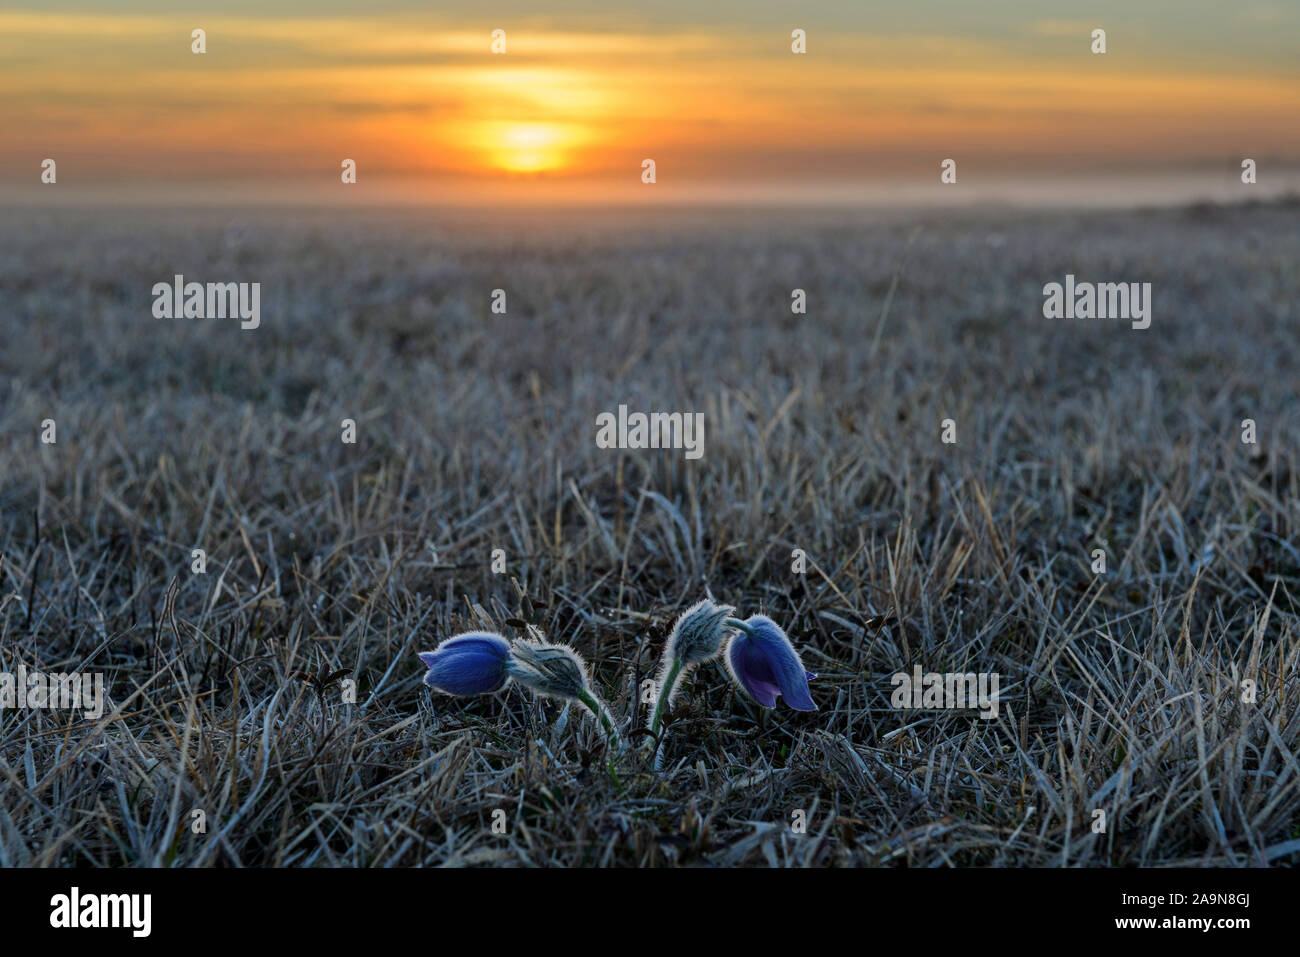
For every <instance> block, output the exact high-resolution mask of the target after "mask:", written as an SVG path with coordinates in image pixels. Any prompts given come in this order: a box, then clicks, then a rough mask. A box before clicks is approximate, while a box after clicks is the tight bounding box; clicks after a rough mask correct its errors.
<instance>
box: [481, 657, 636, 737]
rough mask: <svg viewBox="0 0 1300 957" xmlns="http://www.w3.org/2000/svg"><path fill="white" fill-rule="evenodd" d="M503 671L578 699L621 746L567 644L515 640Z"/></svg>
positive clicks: (551, 692)
mask: <svg viewBox="0 0 1300 957" xmlns="http://www.w3.org/2000/svg"><path fill="white" fill-rule="evenodd" d="M506 672H507V673H508V674H509V676H510V677H511V678H513V679H514V680H515V682H516V683H517V684H521V685H523V686H524V687H525V688H531V689H532V690H533V691H535V692H537V693H538V694H541V695H547V696H549V697H552V698H566V699H569V700H573V701H578V702H580V703H581V704H582V705H583V706H584V707H586V708H587V710H589V711H590V712H591V713H592V714H593V715H595V716H596V717H597V718H599V719H600V723H601V724H603V725H604V726H605V731H606V732H608V734H609V736H610V739H611V740H612V741H613V742H614V746H615V747H616V748H617V747H620V746H621V742H620V740H619V736H618V731H617V730H616V729H615V727H614V720H613V718H612V717H610V714H609V710H608V709H607V708H606V707H605V705H604V704H602V703H601V701H600V699H599V698H597V697H596V695H595V693H594V692H593V691H592V690H591V682H590V681H589V680H588V678H587V666H586V664H585V663H584V662H583V660H582V656H581V655H579V654H578V653H577V652H576V651H574V650H573V649H572V648H570V647H569V646H568V645H552V644H547V643H546V642H540V641H516V642H515V643H514V644H513V645H511V646H510V657H509V659H508V660H507V662H506Z"/></svg>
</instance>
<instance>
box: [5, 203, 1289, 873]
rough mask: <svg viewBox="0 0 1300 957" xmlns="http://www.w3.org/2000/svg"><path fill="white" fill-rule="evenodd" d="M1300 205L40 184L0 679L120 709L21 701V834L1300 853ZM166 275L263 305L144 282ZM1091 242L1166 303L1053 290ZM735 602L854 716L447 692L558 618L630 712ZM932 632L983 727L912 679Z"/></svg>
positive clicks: (800, 855) (13, 754) (559, 636)
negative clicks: (56, 686) (314, 203)
mask: <svg viewBox="0 0 1300 957" xmlns="http://www.w3.org/2000/svg"><path fill="white" fill-rule="evenodd" d="M1296 216H1297V208H1296V206H1295V204H1294V203H1291V204H1285V203H1284V204H1279V205H1274V206H1250V207H1241V208H1236V209H1208V208H1196V209H1188V210H1172V211H1164V212H1149V211H1148V212H1142V213H1125V214H1118V213H1117V214H1095V215H1084V214H1065V213H1056V214H1047V213H1043V214H1036V215H1029V214H1017V213H1011V212H999V211H983V212H980V213H977V214H963V215H952V214H942V215H941V214H937V213H936V214H925V215H912V216H899V215H896V216H890V217H878V218H876V219H872V218H869V217H865V216H854V215H850V214H847V213H845V214H841V215H837V216H825V217H822V218H817V217H809V216H800V217H790V218H787V219H784V220H782V219H779V218H777V217H775V216H772V217H768V218H764V217H749V218H744V219H743V220H742V219H741V218H736V219H732V220H728V219H726V218H724V217H716V216H714V215H713V214H712V213H703V214H699V215H697V216H695V217H683V218H682V219H681V220H680V221H672V220H671V219H669V218H663V219H653V218H650V217H644V218H643V219H641V220H639V221H637V222H620V221H618V220H617V219H616V218H614V217H609V216H605V215H603V214H602V215H600V216H594V217H592V218H583V217H581V216H577V215H575V216H572V217H570V218H568V219H560V218H555V219H546V218H543V217H541V216H540V214H538V216H537V217H534V218H533V220H532V221H526V222H516V221H515V220H512V219H511V218H510V217H500V218H498V219H495V220H491V221H488V222H480V221H475V220H473V219H472V218H471V217H469V216H468V215H467V214H466V215H463V216H460V217H456V216H448V217H443V216H435V215H434V214H431V213H418V214H417V213H414V212H412V213H401V214H385V215H383V216H378V215H375V216H372V215H369V214H364V213H358V212H355V211H350V212H346V213H341V214H340V213H332V214H329V215H326V214H324V213H311V214H309V213H303V214H300V215H296V216H291V217H287V216H283V215H279V214H272V213H249V214H246V215H235V214H230V213H216V212H209V213H200V212H188V213H177V214H163V213H157V212H155V213H145V214H140V215H134V214H133V215H130V216H126V215H110V214H99V215H90V214H80V213H71V212H68V213H57V214H50V213H39V212H35V211H17V212H15V213H14V214H13V215H12V216H9V217H7V218H6V222H5V225H4V226H3V227H0V299H2V301H3V309H0V340H2V341H3V342H4V343H5V346H4V348H3V349H0V375H3V380H0V509H2V511H3V524H0V552H2V553H3V563H2V564H0V596H3V597H0V602H3V607H2V608H0V670H10V671H12V670H13V668H14V667H15V666H16V665H17V663H19V662H22V663H25V664H26V665H27V666H28V667H29V668H41V669H44V670H46V671H69V670H73V669H81V670H85V671H102V672H104V673H106V675H107V677H108V680H109V682H110V697H111V704H110V709H109V712H108V713H107V714H106V715H105V716H104V717H103V718H102V719H101V720H99V721H83V720H81V719H80V718H79V717H77V716H75V715H70V714H68V713H66V712H58V711H7V712H0V865H5V866H11V865H70V864H82V865H113V866H118V865H150V864H183V865H201V864H216V865H228V864H235V863H238V864H242V865H294V866H297V865H317V866H321V865H326V866H329V865H338V866H369V865H417V864H500V865H517V864H564V865H580V864H626V865H644V866H657V865H674V864H720V865H732V864H757V865H762V864H776V865H786V864H792V865H828V864H867V865H869V864H890V865H899V864H909V865H912V866H931V865H1091V866H1099V865H1100V866H1106V865H1109V866H1123V865H1134V864H1144V865H1165V864H1217V865H1254V864H1261V863H1266V862H1268V863H1274V864H1279V863H1295V862H1296V861H1297V860H1300V840H1297V839H1298V838H1300V766H1298V765H1297V758H1296V754H1297V750H1298V749H1300V720H1298V716H1297V706H1298V704H1300V680H1298V679H1297V656H1298V655H1300V633H1298V629H1297V607H1296V604H1295V598H1294V592H1295V590H1296V587H1297V583H1298V582H1300V552H1298V551H1297V548H1296V544H1295V540H1296V537H1297V535H1296V532H1297V527H1298V525H1297V522H1298V521H1300V514H1298V513H1297V483H1298V481H1300V478H1298V473H1297V461H1296V450H1297V439H1298V438H1300V407H1298V406H1297V401H1296V390H1295V386H1296V383H1297V381H1298V380H1297V368H1296V350H1295V343H1296V338H1295V336H1296V323H1297V320H1298V319H1300V317H1298V316H1297V313H1296V302H1297V301H1300V267H1298V266H1297V263H1300V232H1298V231H1297V230H1296V228H1295V224H1296ZM525 218H526V217H525ZM431 224H432V225H431ZM918 226H919V232H917V233H916V234H915V241H914V242H913V243H912V246H911V248H910V252H909V253H908V261H907V264H906V267H905V269H903V270H902V272H901V273H900V270H899V267H900V263H901V262H902V259H903V256H904V250H905V249H906V248H907V244H908V240H909V238H910V237H912V236H913V232H914V229H916V227H918ZM177 272H180V273H184V274H185V275H186V277H187V278H189V279H195V280H199V281H207V280H221V281H225V280H238V281H260V282H262V284H263V291H262V295H263V320H262V328H261V329H259V330H257V331H256V332H241V331H240V330H239V329H238V327H237V325H236V324H234V323H232V322H221V321H216V322H207V323H204V322H198V321H188V322H187V321H183V320H172V321H167V320H156V319H153V318H152V316H151V314H150V304H151V297H150V296H149V289H150V287H151V285H152V284H153V283H154V282H158V281H168V280H170V277H171V276H172V275H173V273H177ZM1067 272H1073V273H1074V274H1076V275H1077V276H1079V278H1080V279H1093V280H1101V281H1106V280H1114V281H1129V280H1132V281H1149V282H1152V283H1154V286H1155V301H1154V319H1153V323H1152V326H1151V328H1150V329H1149V330H1146V331H1145V332H1138V331H1133V330H1130V329H1129V328H1128V326H1127V324H1126V323H1122V322H1108V321H1103V320H1091V321H1089V320H1078V321H1050V320H1046V319H1044V318H1043V317H1042V315H1041V305H1042V295H1041V287H1042V285H1043V284H1044V283H1046V282H1050V281H1061V280H1062V279H1063V277H1064V275H1065V273H1067ZM895 281H896V284H895ZM498 286H500V287H504V288H505V289H506V290H507V291H508V295H509V313H508V315H506V316H492V315H491V314H490V313H489V310H488V303H489V295H490V291H491V290H492V289H493V288H494V287H498ZM891 286H894V288H893V293H892V301H891V302H890V304H889V309H888V313H887V315H886V316H885V317H884V319H883V325H882V324H881V323H882V318H881V317H882V312H883V307H884V304H885V300H886V298H887V297H888V296H889V295H890V292H891ZM794 287H802V288H804V289H806V290H807V291H808V294H809V301H810V309H809V315H808V316H806V317H795V316H792V315H791V314H790V309H789V301H790V299H789V296H790V290H791V289H792V288H794ZM877 336H878V342H876V340H877ZM873 343H875V345H874V347H873ZM619 403H626V404H628V405H629V406H630V407H631V408H632V409H643V410H651V409H657V410H665V411H671V410H699V411H704V412H705V413H706V433H705V440H706V441H705V454H704V458H703V459H701V460H700V461H698V462H686V461H684V459H683V457H682V455H681V453H680V452H614V451H603V450H600V449H597V448H596V446H595V442H594V432H595V429H594V421H595V417H596V414H597V413H598V412H600V411H604V410H607V409H614V408H616V407H617V405H618V404H619ZM949 416H950V417H952V418H954V419H955V420H956V421H957V423H958V444H957V445H956V446H947V445H943V444H941V443H940V441H939V422H940V420H941V419H942V418H944V417H949ZM47 417H52V418H54V419H56V421H57V423H58V443H57V445H55V446H42V445H40V444H39V443H38V438H37V437H38V425H39V423H40V421H41V420H42V419H44V418H47ZM344 417H352V418H354V419H356V421H357V422H358V424H359V433H360V438H359V442H358V444H357V445H355V446H347V445H344V444H343V443H342V442H341V441H340V429H339V423H340V420H341V419H343V418H344ZM1247 417H1250V418H1254V419H1256V420H1257V422H1258V423H1259V434H1260V446H1259V454H1258V455H1257V456H1252V455H1251V454H1250V450H1249V449H1248V448H1246V447H1244V446H1243V445H1242V444H1241V443H1240V441H1239V423H1240V421H1241V420H1242V419H1243V418H1247ZM1099 542H1104V543H1105V546H1104V547H1106V548H1107V550H1108V554H1109V563H1110V568H1109V573H1108V574H1107V575H1105V576H1103V577H1095V576H1093V574H1092V573H1091V571H1090V569H1089V562H1090V557H1089V552H1090V551H1091V550H1092V549H1093V548H1094V547H1097V546H1098V543H1099ZM196 546H201V547H204V548H205V549H206V550H207V552H208V555H209V570H208V574H207V575H206V576H194V575H191V574H190V571H189V564H190V549H191V548H193V547H196ZM796 547H797V548H802V549H805V550H806V552H807V554H808V555H809V558H810V560H811V562H812V565H810V568H809V571H808V574H807V575H806V576H803V577H800V576H797V575H793V574H792V573H791V571H790V553H791V549H793V548H796ZM493 548H503V549H505V550H506V552H507V554H508V560H509V569H510V574H509V575H501V576H497V575H493V574H491V572H490V570H489V566H488V561H489V554H490V551H491V549H493ZM512 578H513V579H514V580H515V581H517V587H516V584H515V582H512ZM173 580H175V582H176V588H175V592H174V602H171V603H169V602H168V601H167V595H168V589H169V584H170V583H171V582H172V581H173ZM706 589H707V590H709V591H711V592H712V594H713V595H715V596H716V597H718V598H719V599H721V600H725V601H727V602H730V603H733V604H736V605H738V606H739V607H740V609H741V611H742V612H743V613H744V614H752V613H756V612H759V611H762V612H765V613H767V614H770V615H771V616H772V617H774V618H775V619H777V620H778V621H780V622H782V623H783V624H784V625H785V626H786V628H787V630H788V631H789V632H790V634H791V636H792V637H793V638H794V639H795V641H796V643H797V644H798V645H799V647H800V648H801V649H802V651H803V654H804V657H805V661H806V663H807V664H808V665H809V667H810V668H811V669H812V670H815V671H818V672H820V674H821V678H820V679H819V680H818V681H816V682H815V683H814V685H813V696H814V698H815V700H816V701H817V702H818V703H819V705H820V707H821V710H820V711H818V712H816V713H812V714H807V715H803V714H797V713H794V712H792V711H789V710H788V709H784V708H781V709H779V710H777V711H775V712H769V713H761V712H760V710H759V709H757V708H755V707H754V706H753V705H752V704H751V703H750V702H748V701H747V700H745V699H743V698H741V697H739V696H738V695H737V694H736V693H735V692H734V691H733V690H732V688H731V686H730V685H729V683H728V681H727V680H726V677H725V674H724V672H723V670H722V668H721V667H720V666H714V665H710V666H707V667H705V668H704V669H702V670H700V671H698V672H697V673H696V674H695V675H694V676H693V677H692V678H691V679H690V681H689V682H688V685H687V687H686V689H685V693H684V694H683V695H682V696H681V698H680V700H679V702H678V704H677V707H676V711H675V713H674V714H673V716H672V721H671V735H670V736H669V737H668V739H667V742H666V745H665V755H666V761H665V771H664V772H663V773H662V774H655V773H652V772H651V771H650V770H649V768H648V766H647V762H646V761H645V760H644V758H643V757H642V756H640V755H639V754H633V755H629V756H627V757H626V758H625V759H623V760H621V761H620V762H618V763H617V764H616V765H615V771H614V772H613V773H611V771H610V770H609V767H608V765H607V764H606V762H605V755H604V754H603V753H602V748H603V745H602V741H601V738H600V736H599V734H598V733H597V732H596V730H595V728H594V726H593V724H592V722H590V721H589V720H587V719H586V718H585V717H582V716H579V715H578V714H577V713H569V714H568V715H566V716H562V712H561V709H560V708H559V707H557V706H556V705H555V704H553V703H547V704H539V703H536V702H535V701H534V700H532V699H531V698H528V697H526V696H525V695H524V694H522V693H520V692H519V691H516V690H507V691H506V692H505V693H502V694H499V695H496V696H492V697H487V698H480V699H468V700H460V699H451V698H447V697H444V696H434V695H431V694H430V693H429V691H428V690H427V689H425V688H423V687H422V686H421V685H420V678H421V675H422V673H423V669H422V667H421V666H420V663H419V661H418V659H417V658H416V657H415V654H414V653H415V652H416V651H417V650H420V649H424V648H427V647H430V646H432V645H433V644H434V643H435V642H436V641H437V640H438V639H439V638H441V637H445V636H446V635H448V634H451V633H453V632H455V631H458V630H463V629H466V628H469V627H476V626H478V625H479V624H480V623H481V622H480V620H479V619H480V618H481V617H483V616H486V617H488V618H490V619H491V620H492V621H493V622H494V623H495V624H496V625H497V626H499V627H500V628H502V629H503V630H504V631H506V632H507V633H508V634H518V633H519V629H518V624H519V622H521V621H523V620H529V621H533V622H535V623H536V624H537V625H538V626H539V627H540V628H541V629H542V630H543V631H544V632H545V633H546V634H547V636H548V637H550V638H551V639H552V640H557V641H567V642H571V643H572V644H573V645H574V646H575V647H577V648H578V650H579V651H580V652H581V653H582V654H583V655H584V656H585V657H586V658H587V660H588V661H589V662H591V663H593V665H594V670H595V675H596V685H597V687H598V690H599V691H600V692H601V693H602V695H603V696H604V697H605V698H606V700H607V701H608V702H609V703H610V705H611V707H612V709H613V711H614V712H615V714H616V715H618V716H620V717H621V718H622V719H623V720H625V721H626V722H629V725H630V726H632V727H636V726H640V724H641V723H642V722H643V721H644V717H645V709H644V706H643V705H641V704H640V703H639V702H638V695H637V694H636V693H635V691H636V681H637V680H638V679H639V678H642V677H645V676H647V675H649V674H651V673H652V671H653V668H654V666H655V662H656V658H657V655H658V653H659V650H660V649H661V647H662V643H663V639H664V637H665V635H666V631H667V628H668V626H669V625H670V624H671V620H672V618H673V616H674V614H675V613H676V612H677V611H678V610H680V609H681V608H683V607H684V606H686V605H687V604H689V603H691V602H693V601H695V600H696V599H697V598H699V597H701V596H702V595H703V594H704V593H705V591H706ZM521 591H522V592H523V593H524V594H526V596H527V600H522V599H521V597H520V593H521ZM172 605H174V610H172V609H171V608H170V606H172ZM475 608H477V609H478V610H477V611H475V610H474V609H475ZM507 618H511V619H514V620H515V622H516V623H515V624H507V623H506V622H505V620H506V619H507ZM918 663H919V664H921V665H922V666H923V667H924V668H926V669H927V670H937V671H956V670H962V671H965V670H971V671H997V672H999V673H1000V674H1001V676H1002V698H1003V704H1002V711H1001V715H1000V717H999V718H998V719H997V720H995V721H982V720H980V719H978V718H977V717H975V716H974V714H973V713H972V712H968V711H920V712H897V711H894V710H892V709H891V708H890V705H889V692H890V690H891V688H890V684H889V680H888V677H889V675H890V674H892V673H894V672H896V671H899V670H909V671H910V669H911V667H912V665H913V664H918ZM321 669H324V670H325V672H326V673H329V672H342V673H343V676H346V677H355V679H356V680H357V682H358V686H359V689H360V691H359V697H358V703H357V704H356V705H347V704H343V703H341V702H340V693H339V685H338V684H337V682H335V683H333V684H329V683H326V684H323V685H322V684H320V683H318V682H314V681H308V680H304V679H303V678H302V677H300V676H299V675H300V674H301V673H303V672H309V673H311V674H313V675H315V674H316V673H318V672H319V671H320V670H321ZM1243 678H1250V679H1254V680H1255V681H1257V683H1258V688H1259V691H1258V698H1257V700H1256V701H1255V702H1254V703H1253V704H1251V703H1243V702H1242V700H1241V693H1240V689H1239V687H1238V684H1239V682H1240V681H1241V679H1243ZM193 808H201V809H203V810H204V811H205V812H206V815H207V820H208V822H209V827H208V832H207V833H206V834H203V835H196V834H193V833H191V831H190V829H189V823H190V811H191V809H193ZM796 808H798V809H804V810H805V811H806V812H807V817H808V821H809V827H808V833H807V834H805V835H796V834H793V833H791V830H790V827H789V824H790V821H791V812H792V810H794V809H796ZM1095 808H1103V809H1105V811H1106V812H1107V817H1108V824H1109V826H1108V829H1107V831H1106V832H1105V833H1101V834H1094V833H1093V832H1092V830H1091V824H1092V812H1093V809H1095ZM496 809H501V810H504V812H505V818H506V821H507V833H505V834H494V833H493V832H492V829H491V823H492V812H493V811H494V810H496Z"/></svg>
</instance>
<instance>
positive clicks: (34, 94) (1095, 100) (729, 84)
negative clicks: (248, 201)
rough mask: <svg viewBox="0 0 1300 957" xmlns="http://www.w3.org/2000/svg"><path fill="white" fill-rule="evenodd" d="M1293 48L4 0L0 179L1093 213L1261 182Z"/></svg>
mask: <svg viewBox="0 0 1300 957" xmlns="http://www.w3.org/2000/svg"><path fill="white" fill-rule="evenodd" d="M1085 6H1086V12H1080V11H1081V9H1082V8H1084V7H1085ZM543 10H544V11H545V12H542V11H543ZM196 28H201V29H203V30H204V31H205V32H206V46H207V51H206V52H205V53H203V54H196V53H194V52H192V42H193V41H192V39H191V35H192V31H193V30H194V29H196ZM1097 28H1101V29H1104V30H1105V31H1106V46H1107V51H1106V52H1105V53H1104V54H1095V53H1093V52H1092V50H1091V46H1092V43H1093V40H1092V31H1093V30H1094V29H1097ZM795 29H802V30H804V31H805V32H806V37H807V39H806V46H807V52H806V53H804V54H795V53H793V52H792V50H791V44H792V37H791V33H792V31H793V30H795ZM494 30H502V31H504V37H505V52H504V53H494V52H493V50H492V44H493V31H494ZM1298 51H1300V2H1295V0H1275V2H1267V0H1264V2H1256V0H1242V2H1232V3H1228V2H1224V0H1177V2H1164V0H1140V2H1139V0H1102V2H1094V3H1090V4H1087V5H1083V4H1079V3H1064V2H1060V3H1058V2H1051V0H1024V2H1008V0H985V2H980V3H974V2H970V0H909V2H906V3H899V2H891V3H878V2H874V0H853V2H839V0H804V2H800V3H791V2H784V3H778V2H774V0H745V2H731V0H691V2H686V0H656V2H655V3H638V4H633V3H627V2H623V0H603V2H577V0H553V2H549V3H545V4H543V3H537V2H528V3H524V2H492V0H477V2H470V0H447V2H442V3H429V2H427V0H426V2H418V3H417V2H408V0H372V2H368V3H341V2H336V0H315V2H311V3H307V2H297V0H261V2H248V0H224V2H221V3H216V2H211V3H192V2H185V0H169V2H154V0H148V2H142V0H136V2H131V0H123V2H119V3H114V4H112V5H111V8H110V5H109V4H107V3H104V2H100V3H73V2H67V3H65V2H58V0H41V2H39V3H38V2H21V3H13V2H10V3H6V2H5V0H0V118H3V120H4V130H5V132H4V135H3V136H0V195H3V196H4V197H7V198H14V197H16V196H17V197H31V196H33V195H35V191H36V190H39V189H41V188H47V189H48V185H47V184H42V183H41V182H40V175H41V163H42V161H43V160H44V159H46V158H53V159H55V160H56V163H57V184H55V188H57V189H59V190H60V191H61V192H65V193H66V195H68V196H71V197H77V196H90V195H92V194H94V193H95V191H96V190H98V191H99V194H105V193H106V194H108V195H115V196H121V197H133V198H142V197H149V196H160V197H161V196H168V197H177V196H179V197H188V198H191V199H195V200H203V199H210V200H212V201H221V200H222V199H223V198H225V197H230V196H234V195H236V194H240V195H256V194H260V195H265V196H272V197H274V196H284V197H302V196H308V195H311V196H316V197H318V198H328V197H330V196H333V197H336V198H338V199H339V200H340V201H345V200H346V201H356V200H359V199H361V200H364V199H372V200H388V201H400V202H411V201H414V202H418V201H421V200H427V201H430V202H440V201H463V202H468V203H489V202H517V201H537V202H548V201H584V200H586V201H596V202H618V201H627V202H639V201H640V202H651V201H653V202H659V201H683V202H694V201H711V200H726V199H734V200H739V201H744V202H799V201H816V202H841V201H844V200H846V199H848V200H851V199H862V200H870V199H871V198H872V197H876V198H881V197H890V196H893V197H900V196H906V197H913V198H917V199H922V200H923V199H924V198H926V197H939V196H943V197H951V196H952V195H954V193H959V194H961V195H963V196H969V197H981V196H984V197H987V196H990V195H997V194H998V191H999V190H1001V191H1003V192H1008V191H1010V192H1016V193H1018V194H1019V195H1021V196H1023V197H1028V198H1030V200H1031V201H1044V202H1046V201H1051V200H1052V199H1053V198H1063V197H1070V196H1074V197H1076V198H1078V199H1080V200H1087V199H1089V198H1091V199H1092V200H1096V201H1101V200H1104V199H1105V198H1106V197H1108V196H1109V197H1117V196H1126V197H1127V196H1129V195H1130V194H1131V195H1133V196H1138V197H1140V196H1143V195H1151V194H1152V190H1153V189H1157V188H1164V189H1173V188H1175V187H1176V188H1177V189H1178V190H1187V191H1190V192H1191V193H1193V194H1195V193H1197V192H1198V191H1199V192H1201V193H1204V194H1206V195H1212V194H1213V195H1218V194H1223V193H1228V192H1231V191H1232V190H1234V189H1239V186H1240V170H1239V164H1240V162H1241V159H1242V158H1245V157H1250V158H1254V159H1255V160H1256V162H1257V164H1258V166H1259V173H1258V177H1259V184H1258V185H1259V186H1260V187H1261V188H1266V189H1271V190H1274V191H1276V190H1278V189H1281V188H1300V177H1298V176H1297V170H1298V169H1300V122H1298V121H1300V55H1297V54H1298ZM344 159H352V160H354V161H355V163H356V169H357V182H356V183H355V184H348V185H345V184H343V183H342V181H341V177H340V173H341V164H342V161H343V160H344ZM646 159H653V160H654V162H655V178H656V182H655V183H654V184H653V185H648V184H645V183H643V182H642V169H643V162H644V160H646ZM945 159H953V160H955V161H956V170H957V183H956V184H955V185H945V184H942V183H940V171H941V169H940V164H941V163H942V161H943V160H945ZM344 191H347V192H344ZM1035 197H1036V199H1035Z"/></svg>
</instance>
